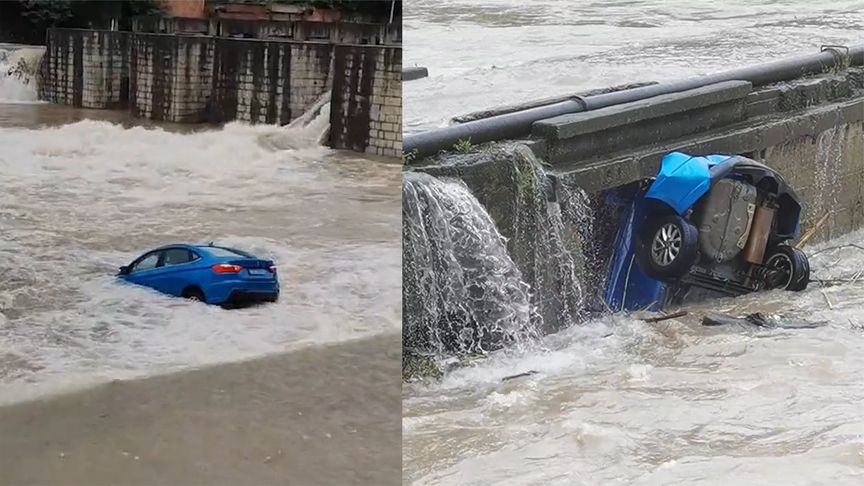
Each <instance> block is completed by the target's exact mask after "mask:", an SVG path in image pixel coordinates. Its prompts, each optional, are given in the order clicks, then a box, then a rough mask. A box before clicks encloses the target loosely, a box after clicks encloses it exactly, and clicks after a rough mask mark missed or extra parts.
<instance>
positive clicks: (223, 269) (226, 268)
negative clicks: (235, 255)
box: [210, 263, 243, 273]
mask: <svg viewBox="0 0 864 486" xmlns="http://www.w3.org/2000/svg"><path fill="white" fill-rule="evenodd" d="M210 268H211V269H212V270H213V271H214V272H216V273H240V271H242V270H243V267H241V266H240V265H230V264H228V263H217V264H216V265H213V266H212V267H210Z"/></svg>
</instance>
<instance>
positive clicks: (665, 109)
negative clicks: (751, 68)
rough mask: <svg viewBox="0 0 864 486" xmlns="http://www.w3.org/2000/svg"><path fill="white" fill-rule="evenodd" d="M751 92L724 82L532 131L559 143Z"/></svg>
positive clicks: (577, 116)
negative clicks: (559, 141) (561, 140)
mask: <svg viewBox="0 0 864 486" xmlns="http://www.w3.org/2000/svg"><path fill="white" fill-rule="evenodd" d="M751 91H752V85H751V84H750V83H749V82H747V81H726V82H723V83H717V84H712V85H709V86H705V87H702V88H697V89H692V90H688V91H682V92H680V93H672V94H668V95H661V96H655V97H653V98H648V99H645V100H640V101H634V102H632V103H624V104H621V105H615V106H609V107H607V108H600V109H599V110H591V111H586V112H582V113H572V114H567V115H561V116H557V117H555V118H550V119H548V120H541V121H538V122H535V123H534V125H533V127H532V128H533V130H532V131H533V134H534V135H537V136H541V137H548V138H554V139H558V140H560V139H565V138H570V137H576V136H579V135H584V134H587V133H595V132H599V131H602V130H608V129H610V128H615V127H620V126H623V125H630V124H633V123H638V122H641V121H645V120H650V119H654V118H660V117H664V116H668V115H673V114H676V113H683V112H686V111H691V110H694V109H697V108H704V107H706V106H711V105H717V104H720V103H724V102H727V101H731V100H736V99H741V98H744V97H745V96H747V95H748V94H749V93H750V92H751Z"/></svg>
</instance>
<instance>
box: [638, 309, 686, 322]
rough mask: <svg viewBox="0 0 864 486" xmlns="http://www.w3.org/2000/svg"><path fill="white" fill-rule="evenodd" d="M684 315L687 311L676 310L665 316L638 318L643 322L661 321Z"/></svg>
mask: <svg viewBox="0 0 864 486" xmlns="http://www.w3.org/2000/svg"><path fill="white" fill-rule="evenodd" d="M686 315H687V312H685V311H678V312H673V313H672V314H667V315H665V316H659V317H646V318H644V319H640V320H642V321H644V322H662V321H668V320H669V319H676V318H678V317H684V316H686Z"/></svg>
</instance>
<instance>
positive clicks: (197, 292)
mask: <svg viewBox="0 0 864 486" xmlns="http://www.w3.org/2000/svg"><path fill="white" fill-rule="evenodd" d="M183 298H184V299H189V300H197V301H198V302H206V300H205V299H204V292H202V291H201V289H197V288H194V287H193V288H188V289H186V290H184V291H183Z"/></svg>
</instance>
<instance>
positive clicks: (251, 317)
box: [0, 93, 401, 403]
mask: <svg viewBox="0 0 864 486" xmlns="http://www.w3.org/2000/svg"><path fill="white" fill-rule="evenodd" d="M19 94H20V93H19ZM0 96H2V93H0ZM27 101H28V100H26V99H24V100H18V101H17V102H16V103H15V104H0V146H2V147H3V149H2V151H0V403H8V402H15V401H20V400H23V399H25V398H27V397H30V396H33V395H38V394H42V393H45V392H51V391H57V390H59V389H65V388H76V387H78V386H81V385H83V384H89V383H96V382H100V381H106V380H109V379H114V378H128V377H134V376H144V375H151V374H154V373H161V372H164V371H168V370H175V369H181V368H185V367H189V366H199V365H204V364H211V363H217V362H225V361H231V360H237V359H242V358H248V357H252V356H258V355H262V354H267V353H276V352H283V351H286V350H291V349H296V348H303V347H314V346H318V345H321V344H326V343H332V342H338V341H344V340H349V339H354V338H359V337H368V336H372V335H380V334H382V333H397V332H398V330H399V329H400V325H401V308H400V305H399V304H400V300H401V295H400V288H401V286H400V282H401V279H400V272H401V256H400V244H399V238H400V236H399V235H400V233H399V227H400V216H399V210H398V208H399V204H400V193H399V187H400V178H401V172H400V167H399V166H398V165H396V164H393V163H392V162H385V161H379V160H369V159H366V158H364V157H361V156H359V155H357V154H353V153H346V152H336V151H332V150H329V149H327V148H324V147H321V146H318V145H317V144H316V143H315V142H314V139H315V138H316V137H317V135H320V132H321V130H322V129H323V128H326V122H327V120H328V118H327V113H324V112H322V113H321V114H320V115H319V116H318V117H317V118H315V119H314V120H312V121H311V123H310V124H309V125H307V126H297V127H291V128H288V127H282V128H280V127H273V126H254V127H253V126H249V125H243V124H228V125H226V126H225V127H221V128H213V127H193V128H191V129H190V128H188V127H187V128H185V129H184V130H183V131H177V130H176V127H170V126H169V127H167V129H166V128H161V127H154V126H149V127H144V126H133V125H132V124H131V120H122V119H121V118H123V116H124V115H123V114H122V113H121V114H118V113H117V112H100V113H102V114H104V115H103V117H107V118H109V120H110V121H106V120H90V119H86V120H82V121H74V122H73V120H74V118H75V117H80V116H82V115H88V116H89V115H92V114H93V113H94V112H88V111H84V110H74V109H70V108H64V107H57V106H52V105H47V104H39V103H33V102H32V100H29V101H30V102H29V103H27ZM70 122H71V123H70ZM119 122H123V123H126V126H124V125H123V124H120V123H119ZM322 123H323V124H322ZM210 241H214V242H217V243H219V244H224V245H229V246H236V247H238V248H241V249H244V250H246V251H249V252H252V253H254V254H256V255H259V256H261V257H264V258H270V259H273V260H274V261H275V262H276V264H277V266H278V268H279V275H280V282H281V286H282V293H281V297H280V300H279V301H278V302H277V303H276V304H273V305H264V306H259V307H253V308H249V309H240V310H235V311H227V310H223V309H220V308H218V307H212V306H205V305H201V304H197V303H191V302H186V301H183V300H181V299H176V298H171V297H166V296H164V295H161V294H158V293H156V292H154V291H151V290H148V289H145V288H140V287H135V286H129V285H121V284H119V283H118V282H117V281H116V280H115V278H114V274H115V273H116V271H117V268H118V267H119V266H121V265H126V264H128V263H129V262H130V261H132V259H133V258H135V257H136V256H138V255H140V254H141V253H142V252H144V251H146V250H148V249H150V248H152V247H155V246H157V245H161V244H166V243H171V242H191V243H201V242H205V243H206V242H210ZM321 373H322V375H326V373H327V370H321ZM310 379H311V377H310Z"/></svg>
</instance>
